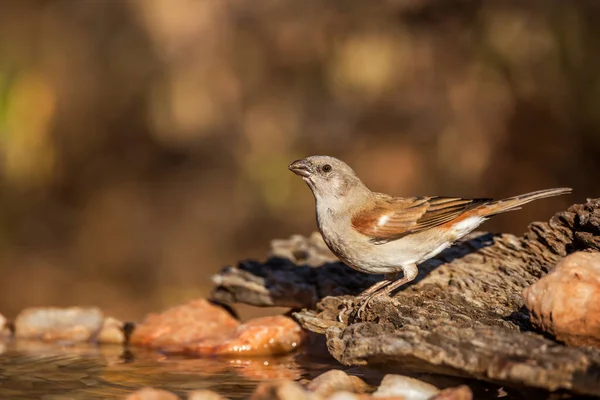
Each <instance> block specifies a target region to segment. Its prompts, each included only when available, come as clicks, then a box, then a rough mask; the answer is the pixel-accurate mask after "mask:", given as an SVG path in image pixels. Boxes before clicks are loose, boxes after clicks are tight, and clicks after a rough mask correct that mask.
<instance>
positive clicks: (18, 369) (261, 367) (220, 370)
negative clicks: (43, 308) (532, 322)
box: [0, 341, 546, 400]
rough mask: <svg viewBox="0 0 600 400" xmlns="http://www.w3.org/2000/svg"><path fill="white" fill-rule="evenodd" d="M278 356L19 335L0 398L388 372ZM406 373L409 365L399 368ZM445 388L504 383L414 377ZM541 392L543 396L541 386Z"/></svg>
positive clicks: (232, 387) (375, 376)
mask: <svg viewBox="0 0 600 400" xmlns="http://www.w3.org/2000/svg"><path fill="white" fill-rule="evenodd" d="M307 348H310V349H311V353H310V354H308V353H307V352H302V351H300V352H297V353H295V354H293V355H289V356H285V357H277V358H268V357H262V358H245V359H237V358H212V357H205V358H193V359H192V358H184V357H166V356H165V355H162V354H160V353H158V352H155V351H151V350H145V349H139V348H129V349H127V348H123V347H122V346H101V347H98V346H93V345H77V346H72V345H60V344H55V343H54V344H49V343H40V342H34V341H31V342H28V341H17V342H12V343H10V344H7V345H3V344H0V353H1V354H0V399H42V400H67V399H69V400H71V399H90V400H95V399H107V398H109V399H112V398H117V399H119V398H120V399H123V398H125V396H127V395H128V394H130V393H131V392H133V391H135V390H137V389H140V388H143V387H147V386H151V387H154V388H159V389H165V390H169V391H171V392H174V393H176V394H177V395H179V396H180V397H181V398H182V399H185V398H186V395H187V393H189V392H190V391H192V390H196V389H210V390H214V391H215V392H217V393H219V394H221V395H223V396H226V397H228V398H230V399H245V398H248V397H249V396H250V394H251V393H252V391H253V390H254V389H255V388H256V386H257V385H258V384H259V383H260V382H262V381H272V380H274V379H291V380H296V381H302V380H303V379H313V378H314V377H316V376H317V375H319V374H321V373H323V372H325V371H328V370H330V369H332V368H336V369H345V370H347V371H348V372H349V373H351V374H354V375H357V376H360V377H361V378H362V379H364V380H365V381H366V382H367V383H369V384H371V385H374V386H376V385H378V383H379V382H380V381H381V378H382V377H383V375H384V374H385V373H387V372H392V371H389V370H388V371H382V370H376V369H368V368H344V367H342V366H341V365H340V364H338V363H337V362H336V361H335V360H334V359H333V358H331V356H330V355H329V354H328V353H327V351H326V349H325V348H324V346H307ZM393 372H394V373H402V371H393ZM413 376H415V377H417V378H418V379H422V380H425V381H428V382H430V383H433V384H434V385H437V386H439V387H449V386H457V385H459V384H462V383H465V384H468V385H469V387H471V389H472V390H473V391H474V393H475V397H474V398H476V399H496V398H497V396H498V393H499V392H498V390H499V389H500V387H499V386H495V385H491V384H487V383H482V382H477V381H472V380H464V379H462V380H461V379H459V378H451V377H444V376H436V375H430V374H421V375H413ZM506 391H507V392H508V395H507V396H506V397H504V400H508V399H526V398H532V397H531V395H532V394H533V393H532V392H531V391H528V392H517V391H515V390H511V389H506ZM536 394H537V395H541V397H539V396H535V397H534V398H540V399H544V398H546V395H544V393H539V392H536Z"/></svg>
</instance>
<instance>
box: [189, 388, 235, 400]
mask: <svg viewBox="0 0 600 400" xmlns="http://www.w3.org/2000/svg"><path fill="white" fill-rule="evenodd" d="M187 398H188V400H226V399H227V398H226V397H223V396H221V395H220V394H219V393H217V392H213V391H212V390H194V391H193V392H190V393H189V394H188V397H187Z"/></svg>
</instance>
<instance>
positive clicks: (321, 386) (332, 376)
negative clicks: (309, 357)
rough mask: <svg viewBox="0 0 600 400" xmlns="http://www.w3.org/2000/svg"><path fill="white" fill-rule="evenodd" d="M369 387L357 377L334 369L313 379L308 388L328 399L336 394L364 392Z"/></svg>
mask: <svg viewBox="0 0 600 400" xmlns="http://www.w3.org/2000/svg"><path fill="white" fill-rule="evenodd" d="M367 387H368V385H367V384H366V383H365V382H364V381H363V380H362V379H360V378H359V377H357V376H350V375H348V374H347V373H345V372H344V371H341V370H338V369H332V370H331V371H327V372H325V373H322V374H321V375H319V376H317V377H316V378H315V379H313V380H312V381H311V382H310V383H309V384H308V385H307V386H306V388H307V389H308V390H310V391H311V392H314V393H316V394H319V395H321V396H323V397H327V396H329V395H331V394H332V393H335V392H341V391H345V392H353V393H357V392H363V391H364V390H365V388H367Z"/></svg>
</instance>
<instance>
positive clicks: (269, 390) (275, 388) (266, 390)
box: [250, 381, 310, 400]
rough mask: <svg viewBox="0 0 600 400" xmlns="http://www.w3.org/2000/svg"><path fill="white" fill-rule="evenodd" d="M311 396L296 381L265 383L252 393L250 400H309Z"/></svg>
mask: <svg viewBox="0 0 600 400" xmlns="http://www.w3.org/2000/svg"><path fill="white" fill-rule="evenodd" d="M309 399H310V396H309V394H308V392H306V391H305V390H304V389H303V388H302V386H300V384H299V383H296V382H294V381H279V382H263V383H261V384H260V385H258V387H257V388H256V390H255V391H254V393H252V396H250V400H309Z"/></svg>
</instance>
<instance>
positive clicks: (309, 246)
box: [269, 232, 338, 267]
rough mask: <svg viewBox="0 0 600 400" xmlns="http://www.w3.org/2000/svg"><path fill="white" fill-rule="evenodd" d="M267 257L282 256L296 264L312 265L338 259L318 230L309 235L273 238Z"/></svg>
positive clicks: (315, 265)
mask: <svg viewBox="0 0 600 400" xmlns="http://www.w3.org/2000/svg"><path fill="white" fill-rule="evenodd" d="M269 257H283V258H287V259H289V260H292V261H293V262H294V263H296V264H301V265H310V266H313V267H317V266H320V265H323V264H324V263H326V262H334V261H337V260H338V258H337V257H336V256H335V255H334V254H333V253H332V252H331V250H329V248H328V247H327V245H326V244H325V242H324V241H323V237H322V236H321V234H320V233H319V232H313V233H312V234H311V235H310V236H309V237H305V236H302V235H292V236H291V237H290V238H289V239H274V240H272V241H271V252H270V253H269Z"/></svg>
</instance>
